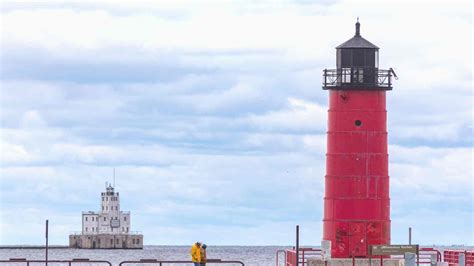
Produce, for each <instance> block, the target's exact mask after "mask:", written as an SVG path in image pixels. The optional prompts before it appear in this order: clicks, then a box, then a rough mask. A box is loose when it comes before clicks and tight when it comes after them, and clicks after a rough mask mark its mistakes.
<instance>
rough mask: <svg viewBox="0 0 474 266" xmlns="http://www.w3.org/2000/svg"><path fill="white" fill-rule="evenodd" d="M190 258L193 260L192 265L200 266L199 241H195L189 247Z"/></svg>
mask: <svg viewBox="0 0 474 266" xmlns="http://www.w3.org/2000/svg"><path fill="white" fill-rule="evenodd" d="M191 260H192V262H194V266H200V264H201V242H196V243H194V245H193V246H192V248H191Z"/></svg>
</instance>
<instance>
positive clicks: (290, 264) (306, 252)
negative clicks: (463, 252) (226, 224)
mask: <svg viewBox="0 0 474 266" xmlns="http://www.w3.org/2000/svg"><path fill="white" fill-rule="evenodd" d="M282 252H284V254H285V260H284V261H285V266H296V265H306V264H307V260H308V258H318V259H321V260H322V255H321V249H316V248H300V252H299V254H300V256H299V259H298V260H299V264H297V263H296V250H295V249H287V250H277V251H276V264H275V265H276V266H280V260H279V257H280V255H281V253H282ZM431 254H436V261H437V262H441V252H440V251H439V250H437V249H434V248H420V251H419V254H418V256H417V264H431V263H432V262H431ZM347 259H351V260H352V265H356V262H357V261H362V260H364V261H365V260H371V261H380V265H383V261H384V260H386V259H403V256H392V257H391V258H385V257H383V256H381V257H370V258H355V257H352V258H347Z"/></svg>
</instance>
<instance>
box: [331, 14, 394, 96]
mask: <svg viewBox="0 0 474 266" xmlns="http://www.w3.org/2000/svg"><path fill="white" fill-rule="evenodd" d="M355 28H356V30H355V35H354V37H352V38H351V39H349V40H348V41H346V42H344V43H343V44H341V45H339V46H337V47H336V51H337V54H336V66H337V68H336V69H325V70H324V84H323V89H352V90H354V89H356V90H357V89H373V90H391V89H392V84H391V74H392V70H391V69H389V70H379V47H377V46H376V45H374V44H373V43H371V42H369V41H368V40H366V39H364V38H363V37H362V36H361V34H360V23H359V20H358V19H357V23H356V24H355Z"/></svg>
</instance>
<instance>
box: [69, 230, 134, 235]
mask: <svg viewBox="0 0 474 266" xmlns="http://www.w3.org/2000/svg"><path fill="white" fill-rule="evenodd" d="M69 235H73V236H81V235H85V236H95V235H142V231H128V232H121V231H119V232H117V233H100V232H99V233H97V232H87V234H83V233H82V232H81V231H72V232H70V234H69Z"/></svg>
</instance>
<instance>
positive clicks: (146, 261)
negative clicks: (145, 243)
mask: <svg viewBox="0 0 474 266" xmlns="http://www.w3.org/2000/svg"><path fill="white" fill-rule="evenodd" d="M176 263H179V264H191V265H192V264H193V263H194V262H192V261H190V260H157V259H141V260H136V261H132V260H130V261H122V262H120V263H119V266H122V265H126V264H158V265H159V266H162V265H163V264H176ZM207 264H239V265H242V266H245V264H244V263H243V262H241V261H239V260H221V259H208V260H206V265H207Z"/></svg>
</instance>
